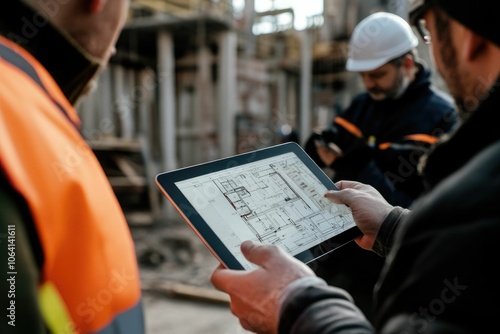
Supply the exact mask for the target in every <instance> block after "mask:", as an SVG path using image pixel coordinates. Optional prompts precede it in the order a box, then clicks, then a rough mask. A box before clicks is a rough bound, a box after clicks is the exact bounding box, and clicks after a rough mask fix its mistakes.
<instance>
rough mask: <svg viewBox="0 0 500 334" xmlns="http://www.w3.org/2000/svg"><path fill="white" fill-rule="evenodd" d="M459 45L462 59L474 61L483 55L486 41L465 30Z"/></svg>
mask: <svg viewBox="0 0 500 334" xmlns="http://www.w3.org/2000/svg"><path fill="white" fill-rule="evenodd" d="M461 44H462V52H463V54H462V55H463V57H464V59H466V60H467V61H474V60H477V59H478V58H479V57H481V56H483V55H484V52H485V51H486V48H487V46H488V41H487V40H486V39H485V38H484V37H482V36H479V35H478V34H476V33H475V32H473V31H471V30H468V29H467V30H465V32H464V34H463V36H462V41H461Z"/></svg>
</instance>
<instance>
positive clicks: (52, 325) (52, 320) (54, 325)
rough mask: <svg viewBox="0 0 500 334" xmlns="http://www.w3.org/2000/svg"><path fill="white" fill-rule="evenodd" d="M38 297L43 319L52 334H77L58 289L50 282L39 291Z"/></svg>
mask: <svg viewBox="0 0 500 334" xmlns="http://www.w3.org/2000/svg"><path fill="white" fill-rule="evenodd" d="M38 296H39V299H40V300H39V303H40V309H41V311H42V315H43V318H44V319H45V323H46V324H47V326H48V327H49V329H50V331H51V333H64V334H76V331H75V330H74V326H73V322H72V321H71V317H70V315H69V313H68V310H67V309H66V305H65V304H64V301H63V300H62V298H61V296H60V295H59V292H58V291H57V288H56V287H55V286H54V285H53V284H52V283H50V282H47V283H44V284H43V285H42V286H41V287H40V289H39V291H38Z"/></svg>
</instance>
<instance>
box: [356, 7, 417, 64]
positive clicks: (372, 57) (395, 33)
mask: <svg viewBox="0 0 500 334" xmlns="http://www.w3.org/2000/svg"><path fill="white" fill-rule="evenodd" d="M417 45H418V38H417V36H415V34H414V33H413V30H412V29H411V27H410V25H409V24H408V22H406V21H405V20H404V19H403V18H401V17H400V16H398V15H396V14H391V13H386V12H378V13H374V14H372V15H370V16H368V17H366V18H365V19H363V20H361V22H359V23H358V25H357V26H356V28H354V31H353V33H352V36H351V40H350V43H349V57H348V59H347V66H346V67H347V70H348V71H353V72H364V71H371V70H374V69H376V68H378V67H380V66H382V65H384V64H386V63H388V62H389V61H390V60H392V59H395V58H397V57H400V56H402V55H404V54H405V53H407V52H408V51H410V50H411V49H413V48H414V47H416V46H417Z"/></svg>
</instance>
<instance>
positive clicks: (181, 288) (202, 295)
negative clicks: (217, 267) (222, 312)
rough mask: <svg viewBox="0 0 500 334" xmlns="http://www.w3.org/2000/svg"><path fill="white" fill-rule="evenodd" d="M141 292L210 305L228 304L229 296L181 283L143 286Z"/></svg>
mask: <svg viewBox="0 0 500 334" xmlns="http://www.w3.org/2000/svg"><path fill="white" fill-rule="evenodd" d="M142 290H143V291H150V292H160V293H163V294H166V295H167V296H171V297H182V298H188V299H196V300H202V301H206V302H212V303H222V304H228V303H229V302H230V299H229V296H228V295H227V294H226V293H224V292H222V291H219V290H214V289H208V288H202V287H197V286H193V285H188V284H182V283H162V284H160V285H152V286H149V287H148V286H143V287H142Z"/></svg>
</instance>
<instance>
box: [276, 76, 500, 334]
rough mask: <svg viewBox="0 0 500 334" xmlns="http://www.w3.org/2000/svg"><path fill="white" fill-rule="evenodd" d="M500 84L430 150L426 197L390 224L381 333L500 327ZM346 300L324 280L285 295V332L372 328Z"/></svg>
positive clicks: (472, 330) (282, 325)
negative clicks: (499, 273)
mask: <svg viewBox="0 0 500 334" xmlns="http://www.w3.org/2000/svg"><path fill="white" fill-rule="evenodd" d="M499 84H500V83H499V82H497V84H496V85H495V86H494V89H493V90H491V91H490V95H489V96H488V97H487V98H486V100H485V101H483V102H482V103H481V106H480V107H479V109H478V110H476V111H475V112H474V113H473V114H472V115H471V116H470V117H469V118H468V119H467V120H466V121H465V122H464V123H463V124H462V125H461V126H460V127H459V128H458V129H457V130H456V132H455V133H454V134H453V135H452V136H451V138H450V139H449V140H448V141H446V142H443V143H441V144H440V145H438V146H436V147H435V149H434V150H433V152H431V153H430V154H429V157H428V159H427V163H426V165H425V168H424V176H425V180H426V181H427V182H428V185H429V190H428V192H427V193H426V195H425V196H423V197H421V199H419V200H418V201H417V202H416V203H415V205H414V206H413V208H412V212H411V213H409V214H407V215H401V216H403V217H405V219H403V220H401V221H402V222H403V223H400V224H399V228H398V229H392V228H387V226H386V224H387V222H384V224H383V228H382V229H381V232H382V233H380V232H379V234H380V235H379V236H377V238H378V239H379V240H378V242H382V243H384V242H385V243H386V244H385V245H383V246H384V247H385V248H390V246H391V245H390V244H387V240H392V237H391V236H388V235H386V234H385V233H384V231H387V230H388V231H394V230H396V232H395V233H396V235H395V236H394V240H395V242H394V245H393V246H392V249H391V251H390V252H389V254H388V256H387V260H386V265H385V267H384V270H383V273H382V275H381V277H380V280H379V284H378V288H377V291H376V295H377V303H376V305H377V321H376V323H375V327H376V331H377V332H379V333H431V332H432V333H437V332H441V333H491V332H492V331H497V330H498V329H497V328H498V314H500V304H499V303H498V300H499V298H500V285H499V284H498V279H497V276H496V271H497V268H496V264H497V263H498V258H499V256H500V250H499V248H498V236H499V235H500V209H499V203H500V202H499V201H500V131H498V125H497V123H496V122H494V121H493V120H494V119H495V114H497V113H498V111H499V110H500V92H499V91H498V90H497V87H499ZM396 210H399V211H401V210H400V209H396ZM382 248H383V247H382ZM346 300H348V297H347V296H346V295H345V294H341V292H339V290H338V289H333V288H328V287H323V286H320V285H318V286H309V287H307V288H306V289H304V288H302V289H301V290H297V291H295V293H294V294H293V295H291V296H289V298H288V299H287V300H286V301H285V304H284V307H283V309H282V314H281V322H280V333H287V334H289V333H293V334H299V333H307V334H315V333H342V332H346V333H347V332H349V333H353V332H356V333H369V332H372V331H373V330H370V329H369V327H368V325H367V321H366V319H365V318H364V317H363V315H362V314H361V312H359V311H357V310H356V308H355V307H354V306H353V305H352V304H351V303H348V302H346ZM298 301H300V303H299V302H298ZM297 310H300V312H297ZM297 313H299V314H297ZM290 315H291V316H292V317H290ZM338 319H341V321H339V320H338ZM295 320H296V321H295Z"/></svg>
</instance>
